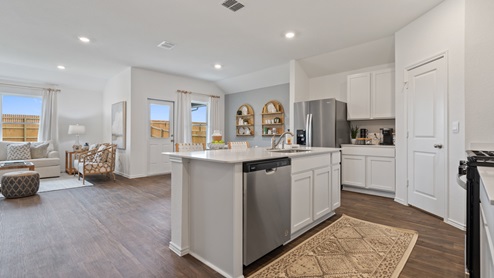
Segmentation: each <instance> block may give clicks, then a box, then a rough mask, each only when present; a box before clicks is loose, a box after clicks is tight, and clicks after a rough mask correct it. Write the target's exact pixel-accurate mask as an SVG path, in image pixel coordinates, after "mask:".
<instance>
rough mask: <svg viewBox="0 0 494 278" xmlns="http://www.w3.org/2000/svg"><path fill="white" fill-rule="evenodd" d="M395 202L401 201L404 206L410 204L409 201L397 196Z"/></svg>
mask: <svg viewBox="0 0 494 278" xmlns="http://www.w3.org/2000/svg"><path fill="white" fill-rule="evenodd" d="M395 202H397V203H399V204H402V205H404V206H408V203H407V202H405V200H403V199H400V198H395Z"/></svg>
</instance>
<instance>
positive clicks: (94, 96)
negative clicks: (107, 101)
mask: <svg viewBox="0 0 494 278" xmlns="http://www.w3.org/2000/svg"><path fill="white" fill-rule="evenodd" d="M60 89H61V92H60V93H59V95H58V99H57V101H58V140H59V145H58V149H59V152H60V164H61V165H60V169H61V170H62V171H65V151H66V150H72V145H74V142H75V139H76V137H75V135H69V134H68V131H69V125H73V124H80V125H84V126H86V134H84V135H81V136H80V137H79V142H80V143H81V144H82V145H84V143H86V142H87V143H89V144H94V143H99V142H101V141H102V140H103V136H102V134H101V130H102V129H103V123H102V119H103V112H102V111H103V104H102V99H103V97H102V94H101V92H94V91H86V90H79V89H71V88H60Z"/></svg>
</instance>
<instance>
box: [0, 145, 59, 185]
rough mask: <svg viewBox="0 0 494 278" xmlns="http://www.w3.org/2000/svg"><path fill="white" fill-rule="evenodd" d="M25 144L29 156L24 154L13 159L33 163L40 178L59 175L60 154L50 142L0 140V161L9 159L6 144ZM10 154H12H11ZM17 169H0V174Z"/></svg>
mask: <svg viewBox="0 0 494 278" xmlns="http://www.w3.org/2000/svg"><path fill="white" fill-rule="evenodd" d="M11 144H14V145H20V144H25V145H29V150H30V152H29V156H25V157H23V158H25V159H23V158H21V159H19V158H18V157H16V158H17V159H15V160H24V161H30V162H32V163H33V164H34V169H35V171H37V172H38V173H39V176H40V178H48V177H59V176H60V155H59V153H58V151H55V150H53V147H52V144H50V142H31V143H27V142H9V141H0V163H2V162H5V161H9V160H8V157H7V156H8V150H7V148H8V146H9V145H11ZM26 155H27V154H26ZM11 156H12V154H11ZM12 171H19V169H14V170H11V169H9V170H0V176H2V175H3V174H4V173H7V172H12Z"/></svg>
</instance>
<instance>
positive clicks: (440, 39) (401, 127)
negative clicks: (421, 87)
mask: <svg viewBox="0 0 494 278" xmlns="http://www.w3.org/2000/svg"><path fill="white" fill-rule="evenodd" d="M464 19H465V3H464V0H446V1H445V2H443V3H441V4H440V5H439V6H437V7H436V8H434V9H433V10H431V11H429V12H428V13H426V14H425V15H423V16H422V17H420V18H418V19H417V20H415V21H414V22H412V23H410V24H409V25H407V26H405V27H404V28H403V29H401V30H399V31H398V32H397V33H396V34H395V38H396V42H395V47H396V49H395V54H396V59H395V65H396V79H395V80H396V131H397V133H396V162H397V163H396V164H397V165H396V166H397V167H396V182H397V188H396V200H397V201H399V202H401V203H405V204H406V203H407V202H408V198H407V187H406V180H407V154H406V152H407V148H406V138H405V136H406V115H405V114H404V111H405V110H404V107H405V106H406V102H405V97H404V96H403V93H402V87H403V81H404V72H405V68H406V67H408V66H411V65H413V64H416V63H418V62H420V61H423V60H425V59H428V58H431V57H434V56H436V55H438V54H440V53H442V52H445V51H447V56H448V75H449V76H448V106H447V107H448V111H449V112H448V118H449V119H448V122H447V123H446V124H447V127H448V130H449V131H448V140H449V141H448V142H445V143H447V145H448V150H449V152H448V169H447V170H448V180H447V194H448V196H447V202H448V210H447V215H446V216H445V221H447V222H448V223H451V224H453V225H456V226H464V224H465V190H463V189H461V188H460V187H459V186H458V185H457V183H456V177H455V175H456V172H457V167H458V161H459V160H460V159H463V158H465V151H464V150H465V148H464V145H465V105H464V102H465V91H464V50H465V48H464V30H465V29H464V28H465V26H464ZM453 121H458V122H459V123H460V132H459V133H457V134H455V133H452V132H451V123H452V122H453Z"/></svg>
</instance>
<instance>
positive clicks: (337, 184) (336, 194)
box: [331, 163, 341, 210]
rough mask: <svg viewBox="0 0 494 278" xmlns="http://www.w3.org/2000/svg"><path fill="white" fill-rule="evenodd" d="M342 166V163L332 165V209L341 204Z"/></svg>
mask: <svg viewBox="0 0 494 278" xmlns="http://www.w3.org/2000/svg"><path fill="white" fill-rule="evenodd" d="M340 170H341V167H340V164H339V163H338V164H333V165H331V172H332V174H331V189H332V192H331V210H335V209H337V208H339V207H340V206H341V174H340V173H341V172H340Z"/></svg>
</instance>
